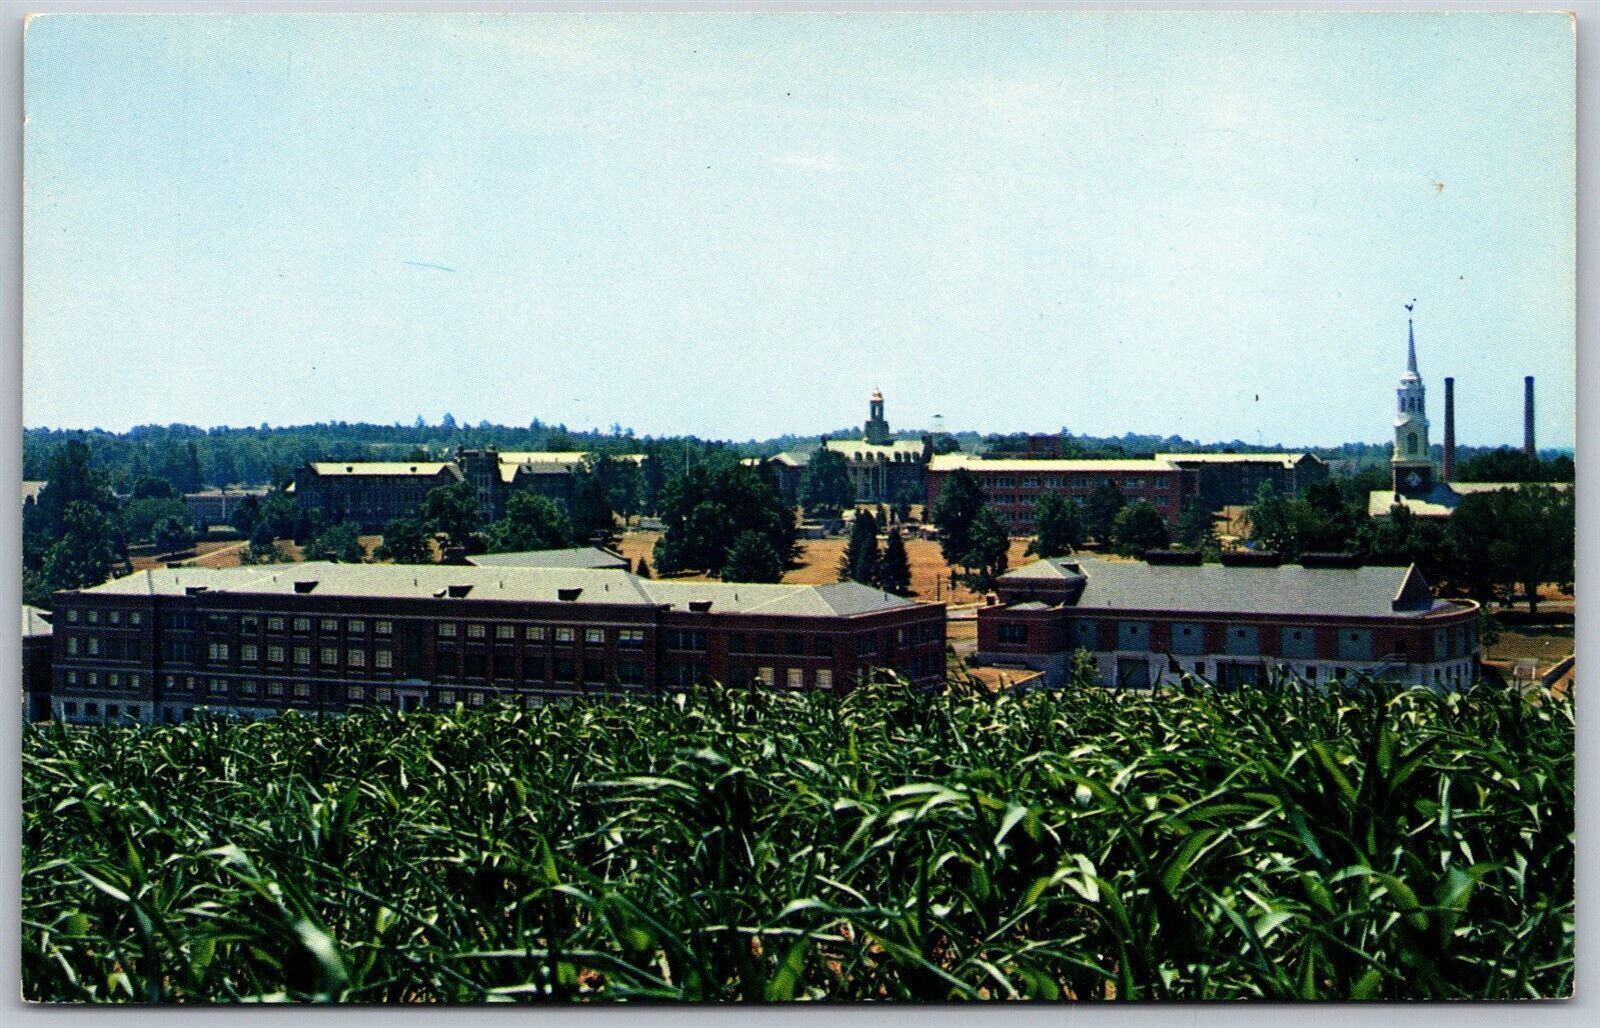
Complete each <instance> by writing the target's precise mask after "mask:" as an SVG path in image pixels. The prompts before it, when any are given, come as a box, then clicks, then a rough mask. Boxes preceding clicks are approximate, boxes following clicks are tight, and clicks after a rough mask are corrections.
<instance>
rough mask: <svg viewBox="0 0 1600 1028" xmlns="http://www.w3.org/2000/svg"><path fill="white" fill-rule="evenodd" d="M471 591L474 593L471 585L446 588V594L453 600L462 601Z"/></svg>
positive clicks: (448, 586)
mask: <svg viewBox="0 0 1600 1028" xmlns="http://www.w3.org/2000/svg"><path fill="white" fill-rule="evenodd" d="M471 591H472V586H470V585H447V586H445V593H446V594H447V595H448V596H449V597H450V598H451V599H452V600H459V599H462V598H464V597H465V596H466V595H467V593H470V592H471Z"/></svg>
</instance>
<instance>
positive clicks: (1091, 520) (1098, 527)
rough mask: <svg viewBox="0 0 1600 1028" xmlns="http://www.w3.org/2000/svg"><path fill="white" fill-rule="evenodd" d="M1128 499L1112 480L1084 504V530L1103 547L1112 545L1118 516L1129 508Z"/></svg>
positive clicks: (1107, 480)
mask: <svg viewBox="0 0 1600 1028" xmlns="http://www.w3.org/2000/svg"><path fill="white" fill-rule="evenodd" d="M1127 503H1128V498H1127V496H1125V495H1124V494H1123V492H1122V489H1121V487H1119V486H1118V485H1117V483H1116V482H1115V481H1113V480H1111V479H1109V478H1108V479H1106V481H1105V484H1104V485H1102V486H1101V487H1100V488H1098V489H1096V490H1095V491H1094V492H1092V493H1090V494H1089V498H1088V499H1087V500H1085V501H1084V503H1083V528H1084V531H1086V532H1088V533H1089V535H1091V536H1093V537H1094V540H1095V541H1096V542H1098V543H1099V544H1100V545H1101V546H1106V545H1108V544H1110V542H1111V539H1112V535H1113V533H1114V531H1115V524H1116V520H1117V515H1118V514H1119V513H1121V512H1122V508H1123V507H1125V506H1127Z"/></svg>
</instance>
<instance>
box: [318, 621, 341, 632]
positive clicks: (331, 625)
mask: <svg viewBox="0 0 1600 1028" xmlns="http://www.w3.org/2000/svg"><path fill="white" fill-rule="evenodd" d="M322 630H323V631H324V632H337V631H338V630H339V619H338V618H323V619H322Z"/></svg>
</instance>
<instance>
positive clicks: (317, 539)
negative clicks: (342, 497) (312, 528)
mask: <svg viewBox="0 0 1600 1028" xmlns="http://www.w3.org/2000/svg"><path fill="white" fill-rule="evenodd" d="M303 556H304V557H305V559H306V560H333V561H338V562H339V563H341V564H359V563H361V562H362V561H364V560H366V559H367V551H366V549H365V548H364V547H363V546H362V545H361V526H360V525H358V524H356V523H355V522H354V521H346V522H345V523H344V524H342V525H334V526H333V527H332V528H326V529H323V530H322V531H321V532H318V533H317V534H316V535H315V536H313V537H312V539H311V541H310V542H308V543H306V545H305V549H304V551H303Z"/></svg>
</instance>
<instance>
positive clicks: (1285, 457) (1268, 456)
mask: <svg viewBox="0 0 1600 1028" xmlns="http://www.w3.org/2000/svg"><path fill="white" fill-rule="evenodd" d="M1155 457H1156V460H1165V461H1171V462H1173V463H1174V464H1176V463H1178V462H1180V461H1183V462H1190V463H1200V464H1280V465H1282V466H1283V467H1286V468H1287V467H1293V466H1294V465H1296V464H1298V463H1300V462H1301V461H1303V460H1305V459H1306V458H1307V457H1312V458H1313V459H1316V460H1321V459H1322V458H1320V457H1317V456H1316V455H1315V454H1309V453H1158V454H1156V455H1155Z"/></svg>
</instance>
